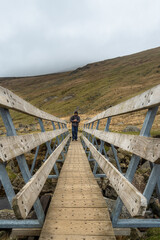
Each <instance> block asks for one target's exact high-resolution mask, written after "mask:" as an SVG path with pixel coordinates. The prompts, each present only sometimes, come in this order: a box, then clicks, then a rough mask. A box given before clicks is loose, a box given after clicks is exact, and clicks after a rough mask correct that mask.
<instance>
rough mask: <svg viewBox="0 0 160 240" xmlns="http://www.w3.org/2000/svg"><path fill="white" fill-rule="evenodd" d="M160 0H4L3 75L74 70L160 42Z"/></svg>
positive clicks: (0, 19) (0, 18)
mask: <svg viewBox="0 0 160 240" xmlns="http://www.w3.org/2000/svg"><path fill="white" fill-rule="evenodd" d="M159 9H160V1H159V0H134V1H128V0H113V1H110V0H81V1H79V0H27V1H26V0H14V1H13V0H5V1H2V0H0V66H1V67H0V76H22V75H38V74H45V73H51V72H58V71H64V70H66V69H73V68H75V67H77V66H81V65H84V64H87V63H88V62H94V61H100V60H103V59H108V58H112V57H116V56H119V55H126V54H130V53H134V52H138V51H141V50H144V49H149V48H153V47H156V46H159V45H160V31H159V26H160V15H159Z"/></svg>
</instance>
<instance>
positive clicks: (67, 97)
mask: <svg viewBox="0 0 160 240" xmlns="http://www.w3.org/2000/svg"><path fill="white" fill-rule="evenodd" d="M70 98H73V96H72V95H69V96H66V97H64V98H62V100H63V101H65V100H68V99H70Z"/></svg>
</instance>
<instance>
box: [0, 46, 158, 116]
mask: <svg viewBox="0 0 160 240" xmlns="http://www.w3.org/2000/svg"><path fill="white" fill-rule="evenodd" d="M159 83H160V47H159V48H155V49H151V50H148V51H144V52H140V53H137V54H133V55H129V56H125V57H118V58H115V59H111V60H105V61H102V62H97V63H92V64H88V65H86V66H84V67H82V68H78V69H76V70H75V71H70V72H64V73H57V74H49V75H44V76H35V77H23V78H0V85H1V86H3V87H6V88H8V89H10V90H12V91H13V92H15V93H16V94H18V95H19V96H21V97H22V98H24V99H26V100H27V101H29V102H31V103H32V104H34V105H35V106H37V107H39V108H41V109H43V110H45V111H47V112H49V113H52V114H54V115H56V116H59V117H62V116H68V115H70V114H71V113H72V112H73V111H74V110H75V109H78V110H79V112H80V113H81V114H84V113H85V114H86V113H89V114H94V113H95V112H100V111H102V110H104V109H106V108H107V106H109V105H115V104H117V103H119V102H121V101H124V100H126V99H128V98H130V97H132V96H134V95H137V94H139V93H141V92H143V91H145V90H147V89H149V88H151V87H153V86H155V85H157V84H159Z"/></svg>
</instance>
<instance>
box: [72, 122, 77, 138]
mask: <svg viewBox="0 0 160 240" xmlns="http://www.w3.org/2000/svg"><path fill="white" fill-rule="evenodd" d="M77 133H78V126H73V125H72V140H77Z"/></svg>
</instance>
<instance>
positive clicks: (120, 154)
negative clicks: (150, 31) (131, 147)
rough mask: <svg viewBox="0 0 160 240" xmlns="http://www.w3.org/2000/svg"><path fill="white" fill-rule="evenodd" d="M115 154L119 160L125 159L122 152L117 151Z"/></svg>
mask: <svg viewBox="0 0 160 240" xmlns="http://www.w3.org/2000/svg"><path fill="white" fill-rule="evenodd" d="M117 156H118V158H119V160H121V159H125V156H124V154H122V153H121V152H119V153H118V154H117Z"/></svg>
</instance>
